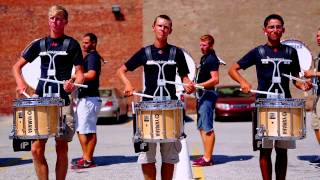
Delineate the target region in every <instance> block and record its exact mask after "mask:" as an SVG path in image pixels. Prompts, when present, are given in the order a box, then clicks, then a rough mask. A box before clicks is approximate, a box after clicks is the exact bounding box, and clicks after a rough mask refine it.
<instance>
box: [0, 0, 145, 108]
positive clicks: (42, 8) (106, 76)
mask: <svg viewBox="0 0 320 180" xmlns="http://www.w3.org/2000/svg"><path fill="white" fill-rule="evenodd" d="M56 2H57V1H52V0H47V1H39V0H24V1H15V0H7V1H2V2H1V3H0V24H1V31H0V37H1V38H0V49H1V53H0V69H1V74H0V79H1V81H0V114H8V113H11V106H12V100H14V99H15V88H16V84H15V81H14V78H13V75H12V72H11V67H12V65H13V64H14V63H15V62H16V60H17V58H18V57H19V56H20V53H21V51H22V50H23V49H24V48H25V47H26V46H27V45H28V43H29V42H31V41H32V40H33V39H35V38H39V37H43V36H46V35H48V25H47V24H48V23H47V11H48V8H49V7H50V6H51V5H53V4H55V3H56ZM62 2H63V3H62V4H61V5H63V6H64V7H66V8H67V10H68V12H69V23H68V25H67V27H66V34H67V35H70V36H73V37H74V38H75V39H77V40H81V38H82V35H83V34H84V33H86V32H94V33H95V34H96V35H97V36H98V51H99V52H100V54H101V55H102V56H103V58H104V59H105V60H107V61H108V63H107V64H104V65H103V67H102V75H101V86H102V87H106V86H113V87H117V88H122V87H121V84H120V83H119V80H118V78H117V77H116V76H115V73H116V70H117V68H119V67H120V66H121V64H122V63H123V62H125V61H126V60H127V59H128V58H129V57H130V56H131V55H132V54H133V53H134V52H135V51H137V50H138V49H139V48H140V47H141V46H142V21H143V19H142V0H117V1H115V0H111V1H99V0H90V1H84V0H64V1H62ZM113 4H118V5H120V8H121V13H122V14H123V16H124V20H122V21H117V20H116V18H115V16H114V14H113V13H112V11H111V6H112V5H113ZM129 79H130V80H132V82H133V83H134V84H135V85H136V87H139V88H141V69H140V70H139V71H138V72H135V73H129Z"/></svg>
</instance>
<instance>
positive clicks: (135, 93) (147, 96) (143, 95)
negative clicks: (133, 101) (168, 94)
mask: <svg viewBox="0 0 320 180" xmlns="http://www.w3.org/2000/svg"><path fill="white" fill-rule="evenodd" d="M132 94H133V95H136V96H141V97H146V98H154V96H150V95H148V94H142V93H137V92H133V93H132Z"/></svg>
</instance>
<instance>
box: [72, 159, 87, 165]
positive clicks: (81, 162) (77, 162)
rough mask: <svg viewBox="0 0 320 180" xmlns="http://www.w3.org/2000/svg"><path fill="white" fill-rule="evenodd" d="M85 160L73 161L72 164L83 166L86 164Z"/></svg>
mask: <svg viewBox="0 0 320 180" xmlns="http://www.w3.org/2000/svg"><path fill="white" fill-rule="evenodd" d="M83 161H84V159H83V158H80V159H78V160H75V161H73V162H72V163H71V164H72V165H75V166H77V165H78V164H83V163H84V162H83Z"/></svg>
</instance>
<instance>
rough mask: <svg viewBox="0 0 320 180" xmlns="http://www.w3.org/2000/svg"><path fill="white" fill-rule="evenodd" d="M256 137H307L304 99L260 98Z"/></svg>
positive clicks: (287, 138)
mask: <svg viewBox="0 0 320 180" xmlns="http://www.w3.org/2000/svg"><path fill="white" fill-rule="evenodd" d="M256 107H257V121H258V122H257V134H256V135H255V138H256V139H263V138H267V139H271V140H297V139H303V138H305V137H306V121H305V117H306V112H305V109H304V107H305V100H304V99H258V100H257V101H256Z"/></svg>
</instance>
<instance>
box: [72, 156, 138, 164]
mask: <svg viewBox="0 0 320 180" xmlns="http://www.w3.org/2000/svg"><path fill="white" fill-rule="evenodd" d="M93 159H94V162H95V163H96V164H97V165H98V166H108V165H111V164H120V163H135V162H137V160H138V156H94V157H93ZM77 160H79V158H75V159H72V162H74V161H77Z"/></svg>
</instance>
